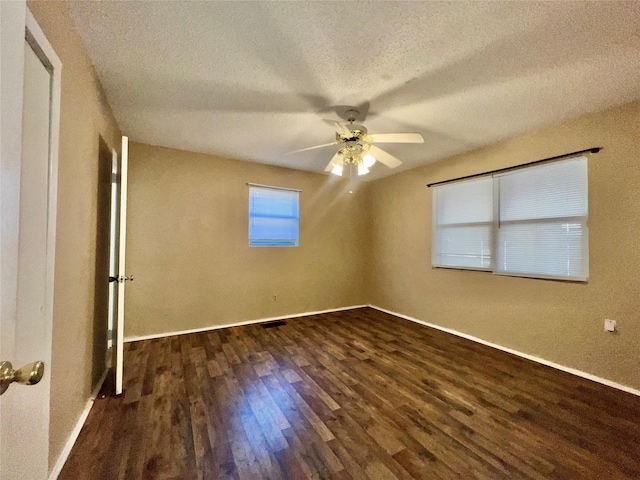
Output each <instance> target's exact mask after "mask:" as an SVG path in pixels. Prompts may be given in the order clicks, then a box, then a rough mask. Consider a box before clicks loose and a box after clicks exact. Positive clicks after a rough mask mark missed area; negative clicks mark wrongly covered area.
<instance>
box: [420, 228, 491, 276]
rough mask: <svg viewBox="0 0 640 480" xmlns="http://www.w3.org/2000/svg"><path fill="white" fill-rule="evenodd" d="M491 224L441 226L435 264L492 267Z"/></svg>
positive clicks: (436, 244)
mask: <svg viewBox="0 0 640 480" xmlns="http://www.w3.org/2000/svg"><path fill="white" fill-rule="evenodd" d="M491 227H492V225H491V224H487V225H476V226H470V227H468V226H453V227H444V228H439V229H438V230H437V231H436V236H435V239H434V240H435V246H436V248H435V249H434V252H436V253H435V255H434V256H433V264H434V265H441V266H449V267H471V268H491Z"/></svg>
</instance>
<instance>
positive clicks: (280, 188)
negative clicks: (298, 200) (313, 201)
mask: <svg viewBox="0 0 640 480" xmlns="http://www.w3.org/2000/svg"><path fill="white" fill-rule="evenodd" d="M247 185H248V186H249V187H258V188H270V189H272V190H284V191H287V192H298V193H300V192H301V191H302V190H300V189H299V188H286V187H274V186H273V185H262V184H261V183H250V182H247Z"/></svg>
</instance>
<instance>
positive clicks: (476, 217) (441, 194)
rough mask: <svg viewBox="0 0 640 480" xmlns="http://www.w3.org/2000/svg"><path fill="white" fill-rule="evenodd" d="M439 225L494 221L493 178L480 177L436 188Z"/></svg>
mask: <svg viewBox="0 0 640 480" xmlns="http://www.w3.org/2000/svg"><path fill="white" fill-rule="evenodd" d="M434 195H435V196H436V197H437V198H436V203H437V209H436V217H437V224H438V225H450V224H456V223H481V222H491V221H493V179H492V178H491V177H488V178H480V179H478V180H468V181H466V182H459V183H453V184H451V185H442V186H439V187H435V188H434Z"/></svg>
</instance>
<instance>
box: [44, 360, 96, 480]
mask: <svg viewBox="0 0 640 480" xmlns="http://www.w3.org/2000/svg"><path fill="white" fill-rule="evenodd" d="M107 373H109V370H106V371H105V372H104V373H103V374H102V378H101V379H100V381H99V382H98V385H97V386H96V388H95V389H94V390H93V392H91V397H89V400H87V404H86V405H85V406H84V410H83V411H82V413H81V414H80V418H78V421H77V422H76V426H75V427H73V430H72V431H71V434H70V435H69V439H68V440H67V443H66V444H65V445H64V448H63V449H62V452H60V455H59V456H58V461H56V464H55V465H54V467H53V470H51V474H49V480H56V479H57V478H58V475H60V472H61V471H62V467H64V464H65V463H66V462H67V459H68V458H69V454H70V453H71V450H72V449H73V446H74V445H75V443H76V440H77V439H78V435H80V431H81V430H82V427H83V426H84V422H86V421H87V417H88V416H89V412H90V411H91V408H92V407H93V403H94V402H95V400H96V397H97V396H98V393H99V392H100V388H101V387H102V384H103V383H104V381H105V379H106V378H107Z"/></svg>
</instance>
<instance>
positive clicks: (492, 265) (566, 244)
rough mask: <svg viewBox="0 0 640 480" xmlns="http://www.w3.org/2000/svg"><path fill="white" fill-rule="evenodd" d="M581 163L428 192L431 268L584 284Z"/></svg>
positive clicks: (584, 176) (554, 165)
mask: <svg viewBox="0 0 640 480" xmlns="http://www.w3.org/2000/svg"><path fill="white" fill-rule="evenodd" d="M587 199H588V181H587V159H586V158H585V157H579V158H574V159H571V160H564V161H560V162H555V163H550V164H545V165H541V166H535V167H529V168H523V169H520V170H515V171H512V172H508V173H504V174H501V175H495V176H493V177H483V178H479V179H475V180H468V181H463V182H458V183H453V184H449V185H442V186H438V187H435V188H434V192H433V251H432V263H433V265H434V266H436V267H450V268H468V269H479V270H487V271H493V272H494V273H497V274H503V275H517V276H527V277H536V278H554V279H568V280H587V278H588V276H589V254H588V251H589V243H588V242H589V240H588V230H587V217H588V200H587Z"/></svg>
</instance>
